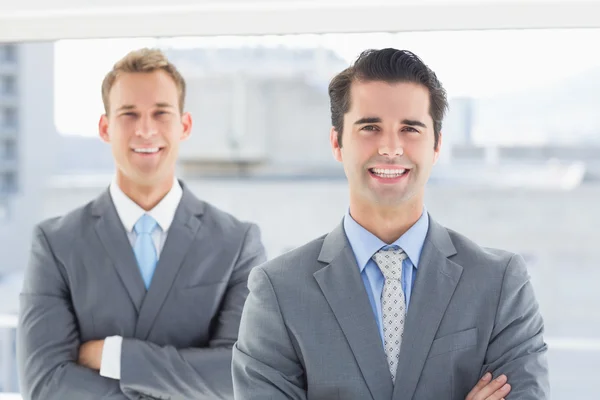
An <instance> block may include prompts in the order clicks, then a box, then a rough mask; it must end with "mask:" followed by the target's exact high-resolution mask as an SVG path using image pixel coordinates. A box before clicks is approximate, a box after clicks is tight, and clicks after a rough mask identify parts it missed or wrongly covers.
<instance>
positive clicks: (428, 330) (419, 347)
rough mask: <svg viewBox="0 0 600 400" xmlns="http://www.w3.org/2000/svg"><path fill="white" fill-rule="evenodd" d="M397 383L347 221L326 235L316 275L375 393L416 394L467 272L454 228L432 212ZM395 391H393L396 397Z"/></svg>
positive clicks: (379, 395) (385, 395)
mask: <svg viewBox="0 0 600 400" xmlns="http://www.w3.org/2000/svg"><path fill="white" fill-rule="evenodd" d="M428 217H429V230H428V232H427V236H426V239H425V244H424V246H423V251H422V254H421V261H420V267H419V270H418V272H417V278H416V281H415V287H414V290H413V295H412V296H413V297H412V300H411V307H410V309H409V310H408V315H407V316H406V325H405V330H404V340H403V343H402V347H401V350H400V361H399V363H398V371H397V374H396V376H397V378H396V384H395V385H392V381H391V376H390V373H389V369H388V367H387V359H386V356H385V352H384V350H383V346H382V343H381V336H380V335H379V331H378V329H377V324H376V322H375V316H374V315H373V311H372V309H371V307H370V303H369V299H368V296H367V293H366V290H365V287H364V284H363V282H362V279H361V277H360V273H359V268H358V266H357V265H356V259H355V257H354V256H353V252H352V249H351V247H350V244H349V242H348V239H347V237H346V235H345V232H344V228H343V222H342V223H340V224H339V225H338V226H337V227H336V228H335V229H334V230H333V231H332V232H331V233H329V234H328V235H327V236H326V237H325V238H324V241H323V245H322V248H321V252H320V254H319V257H318V260H319V261H320V262H322V263H325V264H326V266H324V267H323V268H322V269H320V270H318V271H317V272H316V273H315V274H314V276H315V279H316V280H317V283H318V284H319V286H320V288H321V291H322V292H323V294H324V296H325V298H326V300H327V302H328V303H329V305H330V307H331V309H332V311H333V313H334V314H335V316H336V319H337V320H338V322H339V324H340V327H341V329H342V331H343V332H344V335H345V336H346V339H347V340H348V343H349V345H350V347H351V349H352V352H353V353H354V356H355V359H356V361H357V363H358V365H359V367H360V370H361V372H362V375H363V378H364V379H365V382H366V384H367V386H368V387H369V390H370V392H371V395H372V397H373V399H375V400H379V399H385V400H387V399H390V398H394V399H400V398H412V396H413V395H414V392H415V390H416V386H417V382H418V379H419V376H420V374H421V371H422V369H423V366H424V364H425V360H426V359H427V355H428V353H429V349H430V347H431V344H432V343H433V339H434V337H435V334H436V332H437V329H438V327H439V324H440V322H441V320H442V317H443V315H444V312H445V310H446V308H447V306H448V303H449V302H450V299H451V297H452V294H453V293H454V290H455V288H456V285H457V284H458V281H459V279H460V276H461V274H462V267H461V266H459V265H457V264H456V263H454V262H452V261H451V260H449V259H448V257H451V256H452V255H454V254H456V248H455V247H454V245H453V243H452V239H451V238H450V235H449V233H448V231H447V230H446V229H445V228H444V227H442V226H441V225H439V224H438V223H437V222H435V221H434V220H433V219H432V218H431V216H429V215H428ZM392 395H393V397H392Z"/></svg>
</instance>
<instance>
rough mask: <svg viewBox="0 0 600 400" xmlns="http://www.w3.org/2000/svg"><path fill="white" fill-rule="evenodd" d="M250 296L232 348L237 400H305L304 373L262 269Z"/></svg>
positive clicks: (251, 280)
mask: <svg viewBox="0 0 600 400" xmlns="http://www.w3.org/2000/svg"><path fill="white" fill-rule="evenodd" d="M248 286H249V288H250V294H249V295H248V300H247V301H246V305H245V307H244V312H243V314H242V322H241V325H240V334H239V339H238V342H237V343H236V345H235V346H234V348H233V363H232V374H233V391H234V395H235V399H236V400H263V399H271V400H284V399H286V400H287V399H293V400H305V399H306V398H307V395H306V385H305V375H304V369H303V367H302V364H301V362H300V361H299V358H298V356H297V353H296V351H295V349H294V346H293V343H292V340H291V339H290V336H289V334H288V330H287V328H286V326H285V322H284V320H283V317H282V314H281V310H280V308H279V304H278V301H277V296H276V294H275V291H274V289H273V286H272V284H271V281H270V280H269V277H268V275H267V274H266V272H265V271H264V270H263V269H262V268H256V269H255V270H254V271H252V273H251V274H250V278H249V281H248Z"/></svg>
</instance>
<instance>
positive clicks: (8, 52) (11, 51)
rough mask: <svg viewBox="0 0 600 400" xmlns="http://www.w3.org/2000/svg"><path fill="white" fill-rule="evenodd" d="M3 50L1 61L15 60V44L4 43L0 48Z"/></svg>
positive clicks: (10, 61)
mask: <svg viewBox="0 0 600 400" xmlns="http://www.w3.org/2000/svg"><path fill="white" fill-rule="evenodd" d="M2 50H4V51H3V52H2V53H4V54H3V57H2V61H4V62H9V63H14V62H16V61H17V46H16V45H14V44H5V45H4V46H3V48H2Z"/></svg>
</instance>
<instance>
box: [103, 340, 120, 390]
mask: <svg viewBox="0 0 600 400" xmlns="http://www.w3.org/2000/svg"><path fill="white" fill-rule="evenodd" d="M122 345H123V338H122V337H121V336H109V337H107V338H106V339H104V347H103V348H102V362H101V363H100V375H102V376H104V377H105V378H111V379H117V380H119V379H121V347H122Z"/></svg>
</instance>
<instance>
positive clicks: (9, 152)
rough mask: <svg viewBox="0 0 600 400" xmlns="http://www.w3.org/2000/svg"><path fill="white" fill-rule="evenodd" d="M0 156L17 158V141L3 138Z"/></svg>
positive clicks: (9, 158) (10, 158)
mask: <svg viewBox="0 0 600 400" xmlns="http://www.w3.org/2000/svg"><path fill="white" fill-rule="evenodd" d="M2 158H4V159H5V160H15V159H16V158H17V143H16V142H15V141H14V140H10V139H9V140H5V141H4V143H3V144H2Z"/></svg>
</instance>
